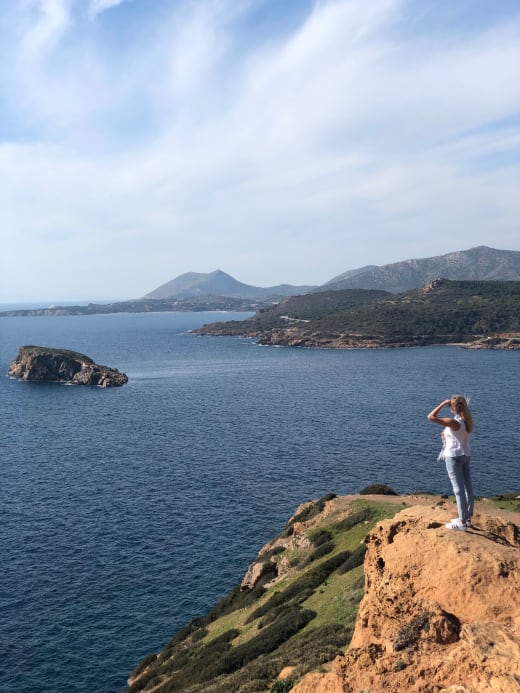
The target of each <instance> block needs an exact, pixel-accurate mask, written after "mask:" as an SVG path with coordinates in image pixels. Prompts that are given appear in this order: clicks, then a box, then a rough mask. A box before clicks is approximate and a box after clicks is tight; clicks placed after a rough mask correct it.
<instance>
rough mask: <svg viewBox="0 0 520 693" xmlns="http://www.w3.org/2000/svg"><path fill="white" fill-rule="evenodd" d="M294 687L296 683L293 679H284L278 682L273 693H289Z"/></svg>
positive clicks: (273, 687)
mask: <svg viewBox="0 0 520 693" xmlns="http://www.w3.org/2000/svg"><path fill="white" fill-rule="evenodd" d="M293 686H294V681H293V680H292V679H282V680H281V681H277V682H276V683H275V684H274V686H272V688H271V693H287V691H290V690H291V688H292V687H293Z"/></svg>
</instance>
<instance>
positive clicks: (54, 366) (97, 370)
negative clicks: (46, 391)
mask: <svg viewBox="0 0 520 693" xmlns="http://www.w3.org/2000/svg"><path fill="white" fill-rule="evenodd" d="M7 375H9V376H10V377H11V378H19V379H21V380H30V381H33V382H59V383H71V384H73V385H96V386H98V387H117V386H120V385H124V384H125V383H127V382H128V377H127V376H126V375H125V374H124V373H120V372H119V371H118V370H117V368H110V367H109V366H101V365H99V364H97V363H94V361H93V360H92V359H91V358H89V357H88V356H85V354H80V353H79V352H77V351H71V350H70V349H54V348H50V347H42V346H32V345H31V346H22V347H20V350H19V352H18V356H17V357H16V358H15V359H13V360H12V361H11V364H10V365H9V369H8V371H7Z"/></svg>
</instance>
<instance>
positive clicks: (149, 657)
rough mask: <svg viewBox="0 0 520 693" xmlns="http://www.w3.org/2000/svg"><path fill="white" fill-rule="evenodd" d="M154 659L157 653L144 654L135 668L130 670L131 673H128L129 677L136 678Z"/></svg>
mask: <svg viewBox="0 0 520 693" xmlns="http://www.w3.org/2000/svg"><path fill="white" fill-rule="evenodd" d="M156 659H157V655H156V654H155V652H151V653H150V654H148V655H146V657H145V658H144V659H143V660H142V661H141V662H139V664H138V665H137V666H136V668H135V669H134V670H133V671H132V673H131V674H130V678H131V679H134V678H137V677H138V676H139V674H141V673H142V672H143V671H144V670H145V669H146V667H148V666H150V664H151V663H152V662H155V660H156Z"/></svg>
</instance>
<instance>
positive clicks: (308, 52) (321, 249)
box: [0, 0, 520, 302]
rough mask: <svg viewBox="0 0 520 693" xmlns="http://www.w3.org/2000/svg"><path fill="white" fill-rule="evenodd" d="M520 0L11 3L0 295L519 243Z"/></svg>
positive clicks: (87, 293) (103, 291)
mask: <svg viewBox="0 0 520 693" xmlns="http://www.w3.org/2000/svg"><path fill="white" fill-rule="evenodd" d="M519 38H520V2H518V0H494V1H493V2H490V0H457V2H453V0H435V1H433V2H432V0H4V1H3V2H2V3H1V4H0V51H1V52H0V57H1V59H0V183H1V184H0V243H1V246H0V253H1V254H0V302H9V301H13V302H15V301H21V300H27V301H30V300H34V301H36V300H42V301H43V300H56V299H62V300H65V299H68V300H75V299H92V300H95V299H99V298H107V299H120V298H137V297H140V296H143V295H145V294H146V293H148V292H150V291H152V290H153V289H155V288H156V287H158V286H159V285H161V284H163V283H165V282H167V281H169V280H171V279H173V278H175V277H177V276H178V275H180V274H183V273H185V272H212V271H214V270H216V269H221V270H223V271H225V272H227V273H229V274H231V275H232V276H233V277H235V278H236V279H238V280H240V281H242V282H245V283H247V284H253V285H256V286H273V285H276V284H281V283H289V284H295V285H306V284H314V285H320V284H323V283H324V282H326V281H328V280H329V279H331V278H332V277H334V276H336V275H338V274H340V273H342V272H345V271H346V270H349V269H354V268H357V267H362V266H364V265H368V264H375V265H382V264H387V263H391V262H398V261H400V260H405V259H408V258H421V257H430V256H433V255H442V254H445V253H449V252H452V251H456V250H464V249H468V248H472V247H475V246H478V245H488V246H491V247H494V248H500V249H504V250H520V233H519V220H520V194H519V191H520V80H519V79H518V74H519V67H520V40H519Z"/></svg>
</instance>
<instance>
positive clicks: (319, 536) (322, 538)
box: [309, 529, 332, 549]
mask: <svg viewBox="0 0 520 693" xmlns="http://www.w3.org/2000/svg"><path fill="white" fill-rule="evenodd" d="M309 539H310V540H311V542H312V545H313V546H314V548H315V549H316V548H318V546H321V544H325V543H326V542H328V541H330V540H331V539H332V534H331V533H330V532H327V530H326V529H318V530H317V531H316V532H313V533H312V534H311V535H310V536H309Z"/></svg>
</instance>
